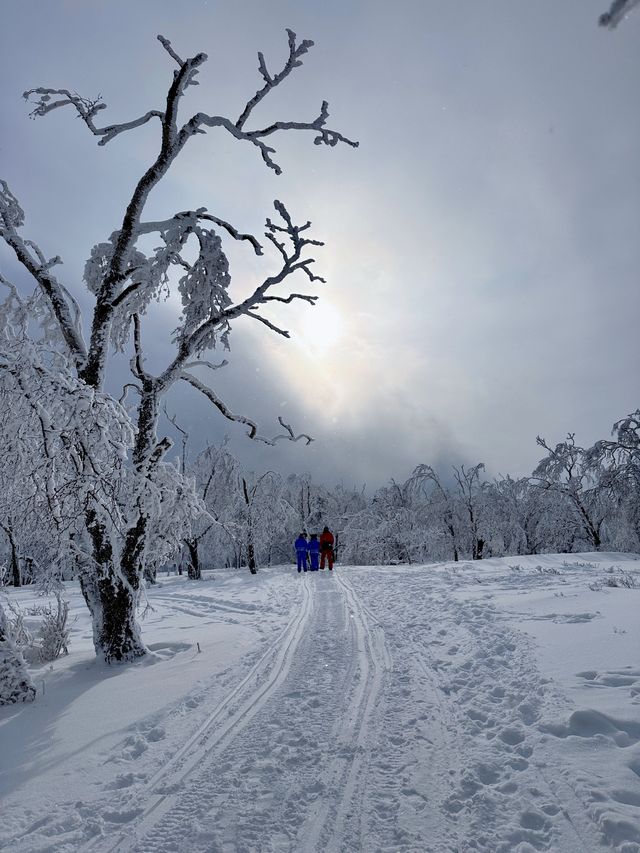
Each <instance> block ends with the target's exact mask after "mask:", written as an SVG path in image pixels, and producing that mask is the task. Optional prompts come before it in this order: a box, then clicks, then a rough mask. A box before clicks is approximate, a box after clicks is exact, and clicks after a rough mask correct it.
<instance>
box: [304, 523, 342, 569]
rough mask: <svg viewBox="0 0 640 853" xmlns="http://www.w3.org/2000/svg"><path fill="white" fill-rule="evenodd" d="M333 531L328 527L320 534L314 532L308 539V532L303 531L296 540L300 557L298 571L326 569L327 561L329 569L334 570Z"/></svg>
mask: <svg viewBox="0 0 640 853" xmlns="http://www.w3.org/2000/svg"><path fill="white" fill-rule="evenodd" d="M333 543H334V539H333V533H332V532H331V531H330V530H329V528H328V527H325V529H324V530H323V531H322V533H321V534H320V539H318V534H317V533H312V534H311V538H310V539H309V540H307V536H306V533H301V534H300V536H298V538H297V539H296V541H295V548H296V554H297V557H298V573H300V572H306V571H307V568H309V569H310V571H312V572H317V571H318V569H324V565H325V563H328V564H329V571H330V572H332V571H333ZM309 564H310V565H309Z"/></svg>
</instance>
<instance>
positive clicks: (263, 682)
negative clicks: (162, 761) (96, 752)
mask: <svg viewBox="0 0 640 853" xmlns="http://www.w3.org/2000/svg"><path fill="white" fill-rule="evenodd" d="M311 609H312V590H311V588H310V587H309V586H308V585H307V586H305V587H304V588H303V596H302V604H301V607H300V610H299V611H297V612H295V613H294V614H293V618H292V619H291V620H290V622H289V623H288V624H287V626H286V627H285V629H284V630H283V631H282V633H281V634H280V636H279V637H278V638H277V640H276V641H275V643H274V644H273V646H272V647H270V648H269V649H268V650H267V651H266V652H265V653H264V654H263V655H262V657H261V658H260V659H259V660H258V662H257V663H256V664H255V666H254V667H253V668H252V669H251V670H250V672H249V673H248V674H247V676H246V677H245V678H244V679H243V680H242V681H241V682H240V683H239V684H238V686H237V687H236V688H235V689H234V690H232V691H231V692H230V693H229V694H228V695H227V696H226V698H225V699H224V700H223V701H222V702H221V703H220V705H218V707H217V708H216V710H215V711H213V713H212V714H210V715H209V717H208V718H207V719H206V720H205V722H204V723H203V724H202V725H201V726H200V728H199V729H198V730H197V731H196V732H195V734H193V735H192V736H191V737H190V738H189V740H188V741H187V742H186V743H185V744H184V745H183V746H182V747H181V749H179V750H178V752H177V753H176V754H175V755H174V756H173V757H172V758H171V759H170V760H169V761H168V762H167V764H166V765H165V766H164V767H162V768H161V769H160V770H159V771H158V772H157V773H156V774H155V775H154V776H152V777H151V779H150V780H149V781H148V783H147V784H146V785H145V787H144V791H143V792H142V793H141V794H140V795H139V799H142V797H145V798H147V797H149V798H150V801H148V802H147V803H146V805H144V807H142V808H139V810H136V809H135V807H134V809H133V810H132V814H133V815H135V816H136V819H137V823H136V826H135V832H134V837H133V838H132V837H131V834H130V832H127V833H126V835H121V836H120V837H119V838H118V839H117V840H116V841H115V843H113V844H107V845H106V846H103V847H99V848H98V849H102V850H105V851H111V850H123V851H125V850H131V849H133V848H134V847H135V845H136V837H137V836H142V835H145V834H146V833H147V832H148V831H149V829H150V828H151V827H153V826H154V825H155V824H156V823H157V822H158V821H159V820H161V819H162V817H163V816H164V815H165V814H167V813H168V812H170V811H171V810H172V809H175V808H176V805H177V800H178V796H177V795H178V792H180V791H181V787H182V784H183V782H184V781H185V780H186V779H188V777H189V776H190V775H191V774H192V773H193V772H194V770H195V768H196V767H197V765H198V764H200V763H201V762H203V761H205V760H207V759H208V760H209V761H212V760H214V757H215V756H214V753H215V754H216V755H219V754H220V753H221V752H222V751H223V750H224V747H225V744H226V742H227V741H228V740H231V739H232V738H234V737H237V736H238V735H239V734H240V732H241V731H242V729H243V728H244V727H245V726H246V725H247V724H248V723H249V721H250V720H251V719H252V717H253V716H254V715H255V714H257V713H258V711H259V710H260V708H261V706H262V705H263V704H264V703H265V702H267V700H268V698H269V696H270V695H271V694H272V693H273V692H274V691H275V690H276V689H277V688H278V686H279V685H280V684H281V682H282V681H283V680H284V679H285V678H286V675H287V673H288V671H289V668H290V666H291V662H292V659H293V656H294V654H295V652H296V648H297V646H298V644H299V643H300V640H301V637H302V634H303V631H304V627H305V624H306V622H307V621H308V619H309V615H310V613H311ZM216 724H217V726H216ZM179 808H181V806H179Z"/></svg>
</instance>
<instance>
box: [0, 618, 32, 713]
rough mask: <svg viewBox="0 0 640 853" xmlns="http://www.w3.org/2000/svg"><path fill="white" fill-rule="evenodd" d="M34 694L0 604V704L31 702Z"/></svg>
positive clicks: (22, 659)
mask: <svg viewBox="0 0 640 853" xmlns="http://www.w3.org/2000/svg"><path fill="white" fill-rule="evenodd" d="M35 696H36V688H35V686H34V684H33V681H32V680H31V677H30V675H29V673H28V671H27V667H26V664H25V662H24V658H23V656H22V654H21V652H20V649H19V648H18V646H17V645H16V643H15V641H14V639H13V637H12V636H11V629H10V625H9V620H8V619H7V617H6V615H5V612H4V610H3V609H2V607H1V606H0V705H12V704H14V703H16V702H31V701H33V699H35Z"/></svg>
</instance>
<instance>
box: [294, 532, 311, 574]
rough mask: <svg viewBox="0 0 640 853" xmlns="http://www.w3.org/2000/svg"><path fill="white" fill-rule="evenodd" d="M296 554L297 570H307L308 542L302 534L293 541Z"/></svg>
mask: <svg viewBox="0 0 640 853" xmlns="http://www.w3.org/2000/svg"><path fill="white" fill-rule="evenodd" d="M295 547H296V554H297V555H298V571H299V572H301V571H305V572H306V571H307V551H308V550H309V543H308V542H307V540H306V539H305V538H304V536H298V538H297V539H296V541H295Z"/></svg>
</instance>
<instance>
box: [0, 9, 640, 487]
mask: <svg viewBox="0 0 640 853" xmlns="http://www.w3.org/2000/svg"><path fill="white" fill-rule="evenodd" d="M606 6H607V3H606V2H605V0H528V2H525V0H485V1H484V2H482V3H479V2H478V0H458V2H455V3H445V2H432V0H395V2H394V3H391V2H388V0H385V2H381V0H339V2H338V0H323V2H316V0H288V1H287V0H269V2H264V0H233V1H232V0H226V2H222V1H221V2H214V0H208V2H207V0H182V2H180V3H178V2H175V0H136V2H135V3H132V2H129V0H94V1H93V2H92V0H48V2H42V1H41V0H22V2H20V3H4V4H3V8H2V28H1V31H0V62H1V63H2V73H1V74H0V104H1V111H0V122H1V126H0V177H4V178H5V179H6V180H7V181H8V182H9V184H10V186H11V187H12V189H13V191H14V193H15V194H16V195H17V196H18V197H19V199H20V201H21V203H22V206H23V207H24V209H25V211H26V215H27V224H26V228H25V235H26V236H29V237H31V238H32V239H35V240H36V241H38V242H39V244H40V246H41V247H42V249H43V251H44V252H45V253H46V254H47V255H54V254H56V253H58V254H60V255H61V256H62V257H63V259H64V266H63V267H60V268H58V269H59V273H60V275H59V277H60V278H61V280H62V281H63V282H64V283H65V284H66V285H67V286H68V287H70V288H71V289H72V290H73V292H74V293H76V294H79V293H80V292H81V291H82V287H83V285H82V281H81V276H82V268H83V264H84V261H85V259H86V257H87V256H88V253H89V250H90V248H91V246H92V245H93V244H94V243H96V242H99V241H102V240H104V239H106V238H107V237H108V235H109V234H110V233H111V232H112V231H113V230H115V229H116V228H117V227H118V226H119V224H120V222H121V219H122V213H123V210H124V206H125V204H126V202H127V200H128V197H129V196H130V193H131V191H132V189H133V187H134V186H135V183H136V181H137V180H138V178H139V176H140V175H141V173H142V172H143V171H144V169H145V168H146V167H147V166H148V165H149V164H150V162H152V160H153V158H154V156H155V153H156V151H157V147H158V124H157V123H155V124H149V125H147V126H145V127H144V128H141V129H139V130H137V131H135V132H133V133H130V134H126V135H122V136H120V137H118V138H116V139H115V140H114V141H113V142H111V143H110V144H109V145H107V146H106V147H100V148H99V147H98V146H97V139H96V138H95V137H93V136H92V135H91V134H90V133H89V132H88V131H87V129H86V128H85V127H84V126H83V125H82V124H81V123H80V122H79V121H78V120H77V119H76V118H74V116H73V115H72V113H71V112H70V111H66V110H58V111H56V112H54V113H53V114H51V115H49V116H47V117H46V118H44V119H40V120H38V121H31V120H29V119H28V107H27V105H26V104H25V103H24V101H22V99H21V97H20V95H21V93H22V91H23V90H24V89H26V88H31V87H34V86H54V87H69V88H72V89H75V90H77V91H78V92H80V93H81V94H83V95H86V96H90V97H93V96H95V95H97V94H101V95H102V97H103V99H104V100H105V101H106V102H107V104H108V105H109V110H108V111H107V110H105V111H104V112H102V113H101V114H100V116H99V117H100V119H101V121H103V122H104V123H105V124H106V123H112V122H118V121H125V120H128V119H131V118H134V117H136V116H138V115H140V114H142V113H144V112H146V111H147V110H148V109H151V108H160V109H161V108H162V106H163V100H164V97H165V94H166V90H167V87H168V85H169V84H170V82H171V78H172V73H173V65H172V63H171V60H170V58H169V57H168V55H167V54H166V53H165V51H164V50H163V49H162V48H161V46H160V45H159V43H158V42H157V41H156V35H157V34H158V33H162V34H163V35H164V36H166V37H167V38H169V39H170V40H171V41H172V44H173V46H174V48H175V50H176V51H177V52H178V53H179V54H180V55H182V56H187V55H194V54H195V53H197V52H199V51H204V52H206V53H207V54H208V56H209V61H208V63H207V64H206V65H205V66H204V68H203V70H202V71H201V74H200V77H199V80H200V86H199V88H191V89H189V91H188V97H187V98H186V100H185V106H184V109H183V116H184V117H188V115H189V114H190V113H191V112H196V111H198V110H203V111H205V112H208V113H210V114H214V113H215V114H223V115H229V117H231V118H233V119H234V120H235V118H236V117H237V116H238V115H239V113H240V112H241V110H242V108H243V106H244V104H245V103H246V101H247V99H248V98H250V97H251V96H252V95H253V94H254V92H255V91H256V89H257V88H259V87H260V85H261V78H260V77H259V74H258V71H257V51H258V50H262V51H263V52H264V54H265V58H266V60H267V63H268V65H269V66H270V68H272V69H274V70H275V69H277V68H278V66H279V64H280V63H282V62H283V61H284V58H285V56H286V44H287V42H286V33H285V31H284V30H285V27H289V28H291V29H293V30H295V31H296V32H297V33H298V36H299V37H300V38H310V39H313V40H314V41H315V43H316V46H315V47H314V48H313V49H312V50H311V51H310V52H309V54H308V55H307V56H306V57H305V60H304V65H303V66H302V67H301V68H298V69H297V70H296V72H295V74H294V75H292V76H291V77H289V78H288V80H287V81H286V82H285V84H283V86H282V87H281V90H279V91H277V92H275V93H273V95H272V96H270V98H268V99H267V100H266V101H265V102H264V103H263V104H262V105H261V106H260V108H259V113H258V112H257V111H256V113H257V121H260V123H262V122H269V121H271V120H274V119H280V120H290V119H293V120H309V119H312V118H314V117H315V116H316V115H317V112H318V110H319V106H320V103H321V101H322V100H323V99H325V98H326V99H327V100H328V101H329V105H330V113H331V118H330V122H329V126H330V127H332V128H335V129H337V130H340V131H341V132H342V133H344V134H345V135H347V136H349V137H351V138H353V139H358V140H359V141H360V148H359V149H357V150H354V149H352V148H349V147H346V146H338V147H336V148H326V147H318V146H314V145H313V138H312V135H311V134H308V133H297V132H296V133H289V134H286V135H280V136H279V137H278V138H275V139H274V138H272V139H273V141H274V143H275V145H274V147H276V148H277V150H278V154H277V159H278V162H279V163H280V165H281V166H282V167H283V170H284V173H283V174H282V175H281V176H279V177H278V176H276V175H275V174H274V173H273V172H271V171H269V170H268V169H266V168H265V166H264V164H263V163H262V161H261V159H260V157H259V154H258V152H257V151H256V149H255V148H254V147H253V146H251V145H248V144H242V143H240V142H237V141H234V140H233V139H231V138H230V137H228V136H225V135H224V132H223V131H215V132H213V133H209V134H208V135H206V136H199V137H197V138H195V139H194V140H192V141H191V143H190V145H189V146H188V147H187V148H186V149H185V152H184V153H183V155H182V156H181V158H180V160H179V161H178V162H177V163H176V164H175V165H174V166H173V167H172V169H171V171H170V173H169V175H168V176H167V178H166V180H165V181H164V182H163V184H162V185H161V186H160V187H159V188H158V189H157V190H156V191H155V192H154V193H153V195H152V197H151V199H150V202H149V207H148V217H145V218H166V217H167V216H169V215H171V214H172V213H174V212H176V211H179V210H184V209H187V208H196V207H200V206H206V207H207V208H209V210H210V211H211V212H212V213H214V214H216V215H218V216H221V217H223V218H225V219H227V220H230V221H232V222H233V223H234V224H235V225H236V226H237V227H238V228H239V229H240V230H243V231H252V232H254V233H256V234H258V235H260V234H261V231H262V226H263V223H264V219H265V217H266V216H269V215H271V209H272V208H271V205H272V201H273V199H274V198H279V199H281V200H283V201H284V202H285V203H286V204H287V206H288V207H289V209H290V211H291V212H292V213H293V215H294V217H295V218H297V219H298V220H300V221H305V220H306V219H311V220H312V221H313V223H314V232H313V233H314V236H316V237H318V238H321V239H323V240H325V241H326V247H325V248H324V249H322V250H318V252H317V254H316V255H315V256H316V257H317V259H318V264H317V267H318V269H317V270H316V272H318V273H321V274H322V275H324V276H325V278H326V279H327V284H326V285H321V287H320V293H321V300H320V302H319V303H318V305H317V306H316V307H315V308H311V307H309V306H308V305H306V304H300V305H299V306H294V307H293V308H292V307H291V306H285V307H286V308H289V309H291V310H287V311H284V310H282V311H281V312H280V313H279V314H278V315H277V319H278V322H280V323H283V324H284V325H285V326H286V328H288V329H289V330H290V331H291V334H292V339H291V340H289V341H287V340H284V339H283V338H280V337H278V336H275V335H273V334H272V333H270V332H269V331H268V330H267V329H266V328H265V327H264V326H262V325H261V324H256V323H252V322H251V321H249V320H242V321H239V322H238V323H237V324H236V325H235V326H234V329H233V333H232V336H231V345H232V350H231V354H230V356H228V357H229V358H230V361H231V364H230V366H229V367H228V368H226V369H225V370H224V371H219V372H218V373H216V375H215V376H214V377H212V378H214V379H215V380H216V384H215V386H214V387H215V389H216V391H217V393H218V394H219V395H220V396H223V397H224V399H225V400H226V401H227V402H228V404H229V406H230V407H231V408H232V409H234V410H236V411H239V412H242V413H244V414H245V415H248V416H250V417H253V418H255V419H256V420H258V421H259V423H260V425H261V428H262V431H263V433H265V434H276V433H277V432H278V429H279V428H278V425H277V422H276V418H277V416H278V415H279V414H282V415H283V416H284V417H285V419H286V420H288V421H291V422H292V423H293V424H294V426H295V427H296V428H297V429H299V430H304V431H307V432H310V433H311V434H313V435H314V437H315V438H316V442H314V444H312V445H311V446H310V447H303V446H302V445H301V444H297V445H291V444H289V443H285V444H283V445H281V446H279V447H278V448H277V449H276V450H271V449H269V448H266V447H264V446H258V447H256V446H251V442H249V441H248V440H245V439H243V438H242V434H243V430H242V428H241V427H240V426H235V425H232V424H229V423H228V422H225V421H224V419H222V418H221V417H220V416H219V415H218V414H217V413H216V412H215V411H212V410H210V408H208V405H207V403H206V402H205V401H204V400H201V399H199V398H198V396H197V392H195V391H192V390H191V389H189V388H184V389H182V388H181V389H180V390H179V391H178V392H172V394H171V395H170V398H169V400H168V407H169V409H170V411H171V412H176V413H177V414H178V415H179V417H180V419H181V421H182V422H183V424H184V425H185V426H186V427H187V428H188V429H189V430H190V432H191V434H192V438H193V441H194V445H198V444H202V443H203V442H204V441H206V440H211V441H214V440H218V439H219V438H221V437H222V436H223V435H224V434H225V433H229V434H230V435H231V436H232V437H233V447H234V449H235V450H236V451H238V452H239V453H241V455H242V456H243V457H244V458H245V460H246V461H247V463H248V464H250V465H252V466H255V467H257V468H260V469H266V468H277V469H279V470H282V471H283V472H288V471H294V470H297V471H304V470H307V471H310V472H311V473H312V474H313V475H314V477H316V478H318V479H321V480H325V481H328V482H330V483H333V482H336V481H338V480H340V479H342V480H344V481H345V483H346V484H347V485H350V484H352V483H358V484H361V483H363V482H366V483H368V484H369V485H372V486H374V485H378V484H380V483H383V482H384V481H386V480H387V479H388V478H390V477H395V478H396V479H402V478H404V477H406V476H407V475H408V474H409V473H410V471H411V469H412V468H413V467H414V466H415V465H416V464H418V463H420V462H425V463H431V464H435V465H439V466H442V467H446V466H447V465H449V464H451V463H452V462H468V463H475V462H477V461H483V462H485V464H486V465H487V468H488V469H489V471H490V472H491V473H498V472H502V473H507V472H510V473H512V474H514V475H521V474H527V473H530V471H531V469H532V467H533V465H534V464H535V462H536V461H537V460H538V458H539V457H540V452H539V448H538V447H536V443H535V437H536V434H538V433H539V434H542V435H544V436H545V437H546V438H547V439H548V440H549V441H559V440H561V439H562V438H563V437H564V436H565V434H566V432H567V431H569V430H570V431H572V432H573V431H575V432H576V437H577V440H578V441H579V442H581V443H583V444H589V443H592V442H593V441H594V440H596V439H597V438H601V437H605V436H606V435H607V434H608V432H609V430H610V427H611V424H612V423H613V421H614V420H617V419H618V418H620V417H622V416H624V415H625V414H627V413H628V412H630V411H632V410H633V409H635V408H636V407H637V406H638V405H639V404H640V399H639V394H638V390H639V388H638V385H639V383H638V368H639V367H640V336H639V335H638V317H639V316H640V288H639V287H638V284H639V270H640V238H639V234H640V227H639V226H640V109H638V80H640V13H636V14H632V15H630V16H629V18H628V20H627V21H625V22H624V23H623V24H622V25H621V26H620V27H619V28H618V29H617V30H616V31H614V32H609V31H605V30H602V29H601V28H599V27H598V26H597V18H598V15H599V13H600V12H602V11H604V9H605V8H606ZM229 251H230V257H231V260H232V262H233V267H232V274H233V283H232V296H233V297H234V298H235V299H241V298H242V296H243V295H246V294H247V293H248V292H250V290H251V288H252V285H253V284H254V283H255V281H256V280H257V277H258V276H264V275H267V274H268V273H269V272H270V271H271V270H272V269H273V268H274V266H275V264H276V260H275V259H274V258H273V257H272V256H271V255H268V256H266V257H265V258H263V259H256V258H255V257H253V256H252V254H251V252H250V251H249V250H247V249H246V248H244V247H241V248H239V247H238V246H233V247H230V250H229ZM0 268H1V269H2V270H3V272H5V274H7V275H8V276H9V277H12V278H13V279H14V280H15V281H17V282H20V283H26V282H27V277H26V276H25V275H24V274H23V273H22V272H21V271H20V270H19V269H18V268H17V266H16V263H15V261H14V260H13V258H12V257H11V256H10V255H9V253H8V252H7V250H6V249H4V247H2V248H0ZM307 285H308V282H306V279H301V280H300V281H299V282H298V283H297V285H296V289H297V290H301V289H304V290H305V291H306V292H312V291H311V290H310V289H309V287H308V286H307ZM287 292H288V291H287ZM87 304H88V303H87ZM176 304H177V303H175V302H172V301H169V302H167V303H164V304H162V305H160V306H157V307H156V308H155V309H154V311H153V312H152V314H151V315H150V316H149V317H148V318H147V323H146V327H145V330H144V335H145V342H146V344H147V346H148V348H149V353H150V354H149V358H150V364H151V365H152V366H153V364H156V363H157V364H158V365H160V364H161V363H162V362H163V361H164V360H165V359H167V358H168V357H169V353H170V350H169V345H168V343H167V344H166V345H165V343H164V342H165V341H168V338H169V335H168V332H170V330H171V329H172V328H173V327H174V326H175V316H176V315H175V311H176ZM272 316H273V315H272ZM172 324H173V325H172ZM114 364H115V362H114ZM116 366H117V378H118V380H119V381H123V380H122V378H123V377H124V375H125V373H124V366H118V365H116Z"/></svg>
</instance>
